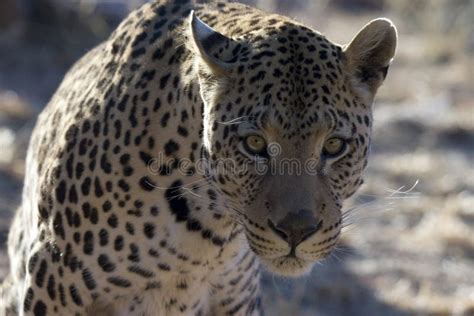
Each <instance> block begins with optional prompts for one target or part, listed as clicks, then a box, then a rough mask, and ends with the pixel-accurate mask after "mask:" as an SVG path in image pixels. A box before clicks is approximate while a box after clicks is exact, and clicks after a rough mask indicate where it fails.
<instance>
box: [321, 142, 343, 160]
mask: <svg viewBox="0 0 474 316" xmlns="http://www.w3.org/2000/svg"><path fill="white" fill-rule="evenodd" d="M345 149H346V141H345V140H344V139H342V138H339V137H333V138H330V139H328V140H327V141H326V143H325V144H324V147H323V155H324V156H326V158H336V157H337V156H339V155H341V154H342V153H343V152H344V150H345Z"/></svg>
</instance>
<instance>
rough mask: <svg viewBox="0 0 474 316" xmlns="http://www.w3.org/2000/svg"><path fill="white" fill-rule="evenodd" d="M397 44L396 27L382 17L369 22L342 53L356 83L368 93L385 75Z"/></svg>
mask: <svg viewBox="0 0 474 316" xmlns="http://www.w3.org/2000/svg"><path fill="white" fill-rule="evenodd" d="M396 47H397V29H396V28H395V25H393V23H392V22H391V21H390V20H388V19H385V18H379V19H375V20H372V21H370V22H369V23H368V24H367V25H365V26H364V27H363V28H362V29H361V30H360V31H359V33H357V35H356V36H355V37H354V38H353V39H352V41H351V42H350V44H348V45H347V46H346V47H345V49H344V53H345V56H346V61H347V67H348V69H349V72H350V74H351V75H352V76H353V79H354V80H355V83H356V85H358V86H362V87H365V88H366V89H368V91H369V92H371V93H372V95H374V94H375V92H376V91H377V89H378V87H379V86H380V85H381V84H382V82H383V80H384V79H385V77H386V75H387V71H388V68H389V66H390V62H391V61H392V59H393V56H394V55H395V50H396Z"/></svg>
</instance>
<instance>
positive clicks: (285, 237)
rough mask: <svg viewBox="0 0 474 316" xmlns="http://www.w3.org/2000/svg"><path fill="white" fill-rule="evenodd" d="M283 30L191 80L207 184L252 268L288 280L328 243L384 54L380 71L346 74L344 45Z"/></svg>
mask: <svg viewBox="0 0 474 316" xmlns="http://www.w3.org/2000/svg"><path fill="white" fill-rule="evenodd" d="M198 22H200V21H199V20H198ZM201 23H202V22H201ZM285 25H286V26H285V27H284V28H280V29H279V30H280V31H279V33H278V35H277V36H276V40H275V38H274V37H272V38H264V39H262V40H259V41H256V42H253V43H251V44H250V45H249V46H248V47H250V48H248V49H247V50H246V51H245V53H243V56H244V57H242V58H239V55H237V56H234V57H233V59H234V60H235V61H234V63H233V64H232V65H225V69H221V70H222V72H223V73H224V74H222V73H219V74H214V75H209V74H208V75H206V74H203V73H201V78H200V82H201V94H202V96H203V100H204V102H205V105H204V108H205V110H204V113H205V114H204V133H203V138H204V139H203V143H204V153H205V158H206V161H207V163H206V174H207V177H208V179H210V181H211V182H212V184H213V186H214V187H215V188H216V190H217V191H218V192H219V193H220V194H221V196H223V197H224V198H225V201H226V205H227V207H228V209H229V210H230V212H231V213H232V215H233V216H234V217H235V218H236V220H237V221H238V222H239V223H241V224H242V225H243V226H244V229H245V232H246V237H247V241H248V244H249V246H250V248H251V249H252V250H253V251H254V252H255V253H256V254H257V255H258V256H259V257H260V259H261V262H262V263H263V264H264V265H265V266H266V267H267V268H268V269H269V270H270V271H273V272H275V273H277V274H280V275H286V276H296V275H301V274H304V273H307V272H309V271H310V270H311V267H312V266H313V264H314V263H315V262H316V261H317V260H319V259H321V258H324V257H326V256H327V255H329V254H330V253H331V250H333V249H334V247H335V246H336V244H337V241H338V238H339V235H340V232H341V226H342V216H341V212H342V207H343V202H344V200H345V199H346V198H348V197H349V196H351V195H352V194H353V193H354V192H355V191H356V190H357V189H358V187H359V186H360V185H361V184H362V173H363V170H364V168H365V166H366V165H367V156H368V152H369V147H370V138H371V125H372V100H373V96H374V93H375V90H376V88H377V87H378V85H380V83H381V81H382V80H383V78H384V76H385V74H386V66H388V63H389V62H390V59H391V56H390V57H389V58H388V61H386V63H384V66H383V67H380V69H379V68H375V69H374V68H373V67H372V68H371V67H368V66H365V65H364V67H365V68H364V67H362V66H361V68H357V69H356V70H354V67H356V66H355V65H354V61H353V59H352V58H353V54H354V53H353V52H352V51H351V47H352V45H353V44H351V45H350V46H349V47H347V48H345V49H343V48H342V47H340V46H338V45H334V44H332V43H331V42H329V41H328V40H326V39H325V38H324V37H322V36H321V35H319V34H317V33H314V32H313V31H312V30H309V29H307V28H305V27H302V26H299V25H294V24H291V25H290V24H285ZM388 26H390V27H391V24H389V25H388ZM369 27H370V25H369ZM197 32H199V29H198V28H197ZM221 36H222V35H221ZM282 39H284V40H282ZM356 40H357V38H356ZM356 44H358V43H357V42H356ZM227 46H229V45H227ZM199 49H200V50H201V55H202V54H205V53H206V52H205V48H204V47H199ZM234 51H235V50H234ZM214 56H218V55H214ZM392 56H393V54H392ZM240 57H241V56H240ZM212 62H213V60H212V58H209V59H207V60H206V63H207V64H209V63H212ZM385 64H386V65H385ZM212 67H224V66H222V64H220V63H219V62H218V61H217V62H216V64H214V65H212V64H211V67H210V68H212ZM364 76H365V77H364Z"/></svg>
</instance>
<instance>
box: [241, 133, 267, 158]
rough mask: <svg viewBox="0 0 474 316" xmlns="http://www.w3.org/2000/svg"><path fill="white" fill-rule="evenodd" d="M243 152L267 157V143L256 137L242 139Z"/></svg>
mask: <svg viewBox="0 0 474 316" xmlns="http://www.w3.org/2000/svg"><path fill="white" fill-rule="evenodd" d="M243 143H244V148H245V150H246V151H247V152H248V153H249V154H252V155H257V156H262V157H266V156H267V142H266V141H265V139H264V138H263V137H261V136H258V135H250V136H247V137H246V138H245V139H244V142H243Z"/></svg>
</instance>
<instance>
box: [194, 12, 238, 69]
mask: <svg viewBox="0 0 474 316" xmlns="http://www.w3.org/2000/svg"><path fill="white" fill-rule="evenodd" d="M190 31H191V37H192V38H191V40H192V42H193V43H194V46H195V48H196V49H195V51H196V50H197V52H198V53H199V55H200V57H201V58H202V60H203V61H204V62H205V63H206V64H207V65H208V66H209V68H210V70H211V72H212V73H213V74H214V75H216V76H223V75H225V74H226V73H227V71H228V69H229V68H230V67H231V65H230V64H229V63H226V62H225V61H222V60H220V59H219V58H218V57H216V55H215V53H216V50H217V49H218V48H220V47H224V46H225V45H226V44H228V43H229V42H231V39H230V38H228V37H226V36H224V35H222V34H221V33H219V32H217V31H216V30H214V29H213V28H212V27H210V26H209V25H207V24H206V23H204V22H203V21H202V20H201V19H199V18H198V17H197V16H196V15H195V14H194V11H191V14H190Z"/></svg>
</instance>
